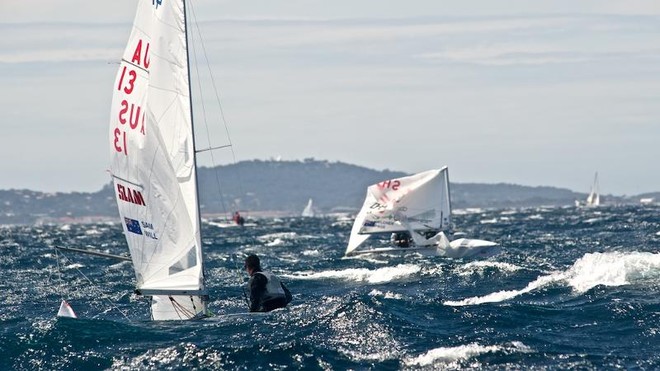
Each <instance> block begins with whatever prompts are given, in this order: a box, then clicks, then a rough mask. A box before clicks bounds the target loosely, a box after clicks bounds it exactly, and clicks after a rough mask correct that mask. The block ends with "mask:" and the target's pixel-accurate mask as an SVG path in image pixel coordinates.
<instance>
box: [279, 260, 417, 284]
mask: <svg viewBox="0 0 660 371" xmlns="http://www.w3.org/2000/svg"><path fill="white" fill-rule="evenodd" d="M420 271H421V268H420V267H419V266H417V265H413V264H400V265H397V266H395V267H384V268H378V269H375V270H371V269H367V268H351V269H344V270H329V271H323V272H301V273H298V274H295V275H283V277H287V278H291V279H299V280H322V279H342V280H346V281H355V282H367V283H384V282H391V281H396V280H400V279H404V278H407V277H410V276H412V275H414V274H417V273H419V272H420Z"/></svg>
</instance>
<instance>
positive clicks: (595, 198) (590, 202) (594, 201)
mask: <svg viewBox="0 0 660 371" xmlns="http://www.w3.org/2000/svg"><path fill="white" fill-rule="evenodd" d="M599 188H600V187H599V185H598V172H596V175H594V183H593V184H592V185H591V192H589V196H587V206H598V205H600V189H599Z"/></svg>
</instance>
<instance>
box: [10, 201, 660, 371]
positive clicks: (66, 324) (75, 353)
mask: <svg viewBox="0 0 660 371" xmlns="http://www.w3.org/2000/svg"><path fill="white" fill-rule="evenodd" d="M454 221H455V224H456V227H457V229H458V230H460V231H463V232H465V233H466V234H467V235H468V237H471V238H480V239H486V240H491V241H496V242H498V243H500V244H501V246H502V251H501V253H500V254H498V255H495V256H492V257H489V258H487V259H485V260H470V259H466V260H451V259H446V258H442V257H429V256H422V255H417V254H414V253H413V254H409V255H380V256H362V257H358V258H349V259H347V258H343V253H344V249H345V246H346V243H347V241H348V236H349V233H350V228H351V225H350V222H347V221H342V220H338V219H333V218H308V219H302V218H284V219H257V220H256V226H252V227H245V228H220V227H218V226H217V225H215V224H213V223H211V224H209V223H205V224H204V226H203V233H204V237H203V242H204V249H205V253H206V255H205V258H206V268H207V276H208V277H207V283H208V285H209V288H210V290H211V303H210V309H211V310H212V311H213V312H214V313H215V314H216V316H215V317H213V318H210V319H206V320H201V321H186V322H179V321H176V322H151V321H149V319H148V318H149V314H148V307H147V303H146V302H145V301H143V300H141V299H140V298H139V297H137V296H135V295H134V294H133V293H132V291H133V288H134V273H133V270H132V268H131V265H130V264H129V263H127V262H121V263H117V262H116V261H113V260H107V259H104V258H99V257H91V256H86V255H80V254H74V253H65V254H62V253H61V252H56V250H55V249H54V246H56V245H58V246H60V245H61V246H68V247H77V248H94V249H98V250H100V251H106V252H109V253H112V254H126V244H125V241H124V238H123V235H122V230H121V225H120V224H119V223H105V224H70V225H68V224H67V225H42V226H3V227H0V249H1V250H0V251H1V254H0V288H1V289H2V299H1V300H0V303H1V304H0V323H1V326H0V369H3V370H5V369H17V370H21V369H28V370H32V369H48V370H64V369H79V370H91V369H114V370H133V369H154V370H156V369H157V370H161V369H169V370H180V369H181V370H188V369H226V370H258V369H262V370H281V369H310V370H314V369H319V370H345V369H356V370H363V369H374V370H376V369H377V370H394V369H449V370H451V369H480V370H482V369H483V370H490V369H497V370H500V369H551V370H558V369H580V370H589V369H596V370H602V369H618V368H624V369H640V370H653V369H660V208H658V207H631V206H625V207H615V206H612V207H600V208H594V209H576V208H572V207H571V208H533V209H515V210H514V209H511V210H464V211H461V210H458V211H457V213H456V215H455V219H454ZM249 253H256V254H258V255H259V256H260V257H261V259H262V263H263V265H264V268H266V269H269V270H271V271H273V272H275V273H277V274H278V275H280V277H281V278H283V281H284V282H285V283H286V284H287V286H288V287H289V288H290V289H291V291H292V292H293V294H294V301H293V303H292V305H291V306H290V307H289V308H288V309H285V310H280V311H276V312H273V313H270V314H265V315H264V314H254V315H249V314H247V315H244V314H240V313H244V312H245V311H246V304H245V301H244V299H243V294H242V285H243V284H244V283H245V282H246V279H247V277H245V275H244V273H243V272H242V271H241V270H240V269H238V268H237V267H240V266H241V262H242V258H243V257H244V256H245V255H247V254H249ZM63 298H64V299H67V300H68V301H69V302H70V303H71V305H72V306H73V308H74V310H75V311H76V312H77V314H78V316H79V317H80V318H79V319H77V320H74V319H57V318H56V317H55V314H56V312H57V309H58V306H59V303H60V300H61V299H63Z"/></svg>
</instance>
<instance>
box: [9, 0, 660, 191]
mask: <svg viewBox="0 0 660 371" xmlns="http://www.w3.org/2000/svg"><path fill="white" fill-rule="evenodd" d="M135 4H136V0H115V1H103V2H91V1H82V0H77V1H73V0H58V1H52V0H1V2H0V30H1V31H2V35H3V37H2V38H0V86H1V90H0V111H1V112H3V113H4V114H3V116H2V121H3V124H2V145H1V146H0V157H1V158H2V161H0V173H1V174H2V177H0V189H9V188H27V189H33V190H40V191H74V190H75V191H96V190H98V189H100V188H101V187H102V186H103V185H104V184H105V183H107V182H109V181H110V178H109V176H108V174H107V173H106V171H105V170H106V169H107V167H108V163H109V149H108V139H107V136H108V130H109V129H108V125H109V114H110V101H111V91H112V85H113V81H114V78H115V73H116V70H117V68H118V65H117V61H118V59H119V58H120V56H121V54H122V51H123V48H124V45H125V43H126V40H127V38H128V33H129V31H130V25H131V22H132V20H133V13H134V10H135ZM192 11H194V13H195V14H196V15H197V17H196V19H197V21H198V24H197V25H196V26H193V27H194V28H199V29H200V30H201V32H202V37H203V38H204V41H205V45H204V47H205V50H206V52H207V53H208V58H209V60H210V62H211V66H210V67H211V70H212V73H213V76H214V78H215V83H216V85H217V87H218V88H219V89H220V94H221V96H222V99H221V100H222V108H223V110H224V114H225V117H226V119H227V122H228V125H229V130H230V133H231V136H232V140H233V143H234V149H235V153H236V155H237V160H239V161H240V160H250V159H268V158H275V157H281V158H282V159H284V160H301V159H304V158H309V157H314V158H316V159H321V160H329V161H342V162H348V163H352V164H356V165H361V166H366V167H369V168H374V169H378V170H382V169H390V170H399V171H405V172H411V173H412V172H417V171H423V170H427V169H431V168H438V167H441V166H444V165H448V166H449V167H450V174H451V180H452V181H453V182H484V183H500V182H506V183H516V184H523V185H532V186H537V185H551V186H557V187H565V188H569V189H572V190H575V191H580V192H588V190H589V187H590V185H591V181H592V178H593V174H594V172H595V171H598V172H599V176H600V186H601V191H602V192H603V193H606V194H608V193H611V194H617V195H621V194H638V193H642V192H649V191H660V171H658V165H657V162H658V160H659V159H660V144H659V143H658V142H659V141H660V42H659V41H660V1H657V0H649V1H641V0H637V1H634V0H633V1H631V0H626V1H619V0H617V1H611V0H592V1H589V0H585V1H574V0H565V1H561V0H536V1H528V0H520V1H513V0H509V1H492V0H473V1H464V0H451V1H437V0H408V1H400V0H397V1H383V0H370V1H367V0H350V1H349V0H333V1H327V0H326V1H313V0H305V1H278V0H261V1H218V0H207V1H204V0H197V1H195V2H193V4H192ZM196 118H198V119H199V120H198V122H201V121H203V115H201V114H196ZM210 120H211V121H212V120H213V118H211V119H210ZM200 126H202V127H203V126H205V124H204V123H203V122H202V123H201V125H200V124H198V127H200ZM212 134H213V135H215V134H218V136H222V135H221V133H219V132H218V133H216V132H213V131H212ZM223 140H226V139H225V138H224V137H223V138H222V139H220V142H222V141H223ZM201 142H203V140H202V141H201ZM215 160H216V161H217V162H218V163H228V162H230V161H231V156H229V155H227V154H218V155H217V156H216V158H215ZM207 161H208V160H206V159H203V160H202V162H203V163H204V164H207V165H208V164H209V163H208V162H207Z"/></svg>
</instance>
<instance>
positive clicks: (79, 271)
mask: <svg viewBox="0 0 660 371" xmlns="http://www.w3.org/2000/svg"><path fill="white" fill-rule="evenodd" d="M62 257H63V258H64V259H66V260H67V261H69V262H71V263H73V261H72V260H71V259H69V258H68V257H67V256H66V255H64V253H62ZM74 269H75V270H76V271H78V273H80V275H81V276H83V277H84V278H85V279H86V280H87V282H89V283H90V284H91V285H92V288H93V289H96V290H97V294H100V295H99V297H103V291H101V289H99V288H98V285H96V284H95V283H94V282H92V280H91V279H89V277H87V276H86V275H85V273H83V272H82V271H81V270H80V269H78V268H77V267H75V266H74ZM104 299H105V300H107V301H108V303H110V306H111V307H112V308H114V309H116V310H117V311H118V312H119V313H121V315H122V316H124V318H126V319H127V320H129V321H130V320H131V319H130V318H128V316H127V315H126V313H124V312H123V311H122V310H121V309H119V307H117V306H116V305H115V303H113V302H112V301H111V300H110V299H108V298H107V297H106V298H104Z"/></svg>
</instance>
